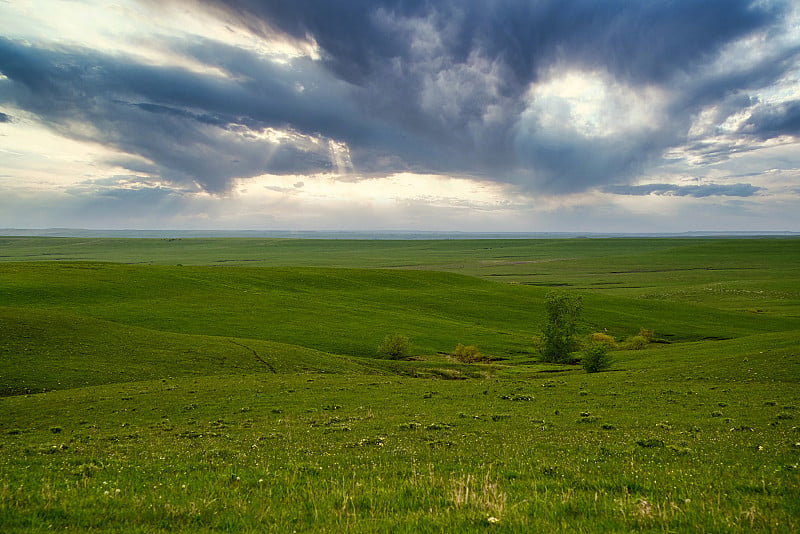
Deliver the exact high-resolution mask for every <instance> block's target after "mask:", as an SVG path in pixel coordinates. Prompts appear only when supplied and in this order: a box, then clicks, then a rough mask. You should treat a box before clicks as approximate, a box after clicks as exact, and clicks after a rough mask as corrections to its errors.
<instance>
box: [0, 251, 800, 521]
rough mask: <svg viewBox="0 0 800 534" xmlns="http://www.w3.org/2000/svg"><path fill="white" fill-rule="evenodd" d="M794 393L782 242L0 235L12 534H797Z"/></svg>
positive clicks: (793, 298) (795, 297)
mask: <svg viewBox="0 0 800 534" xmlns="http://www.w3.org/2000/svg"><path fill="white" fill-rule="evenodd" d="M553 288H558V289H561V290H564V291H570V292H575V293H577V294H580V295H581V297H582V299H583V304H584V311H583V314H582V316H581V321H580V324H579V330H580V332H581V333H582V334H588V333H590V332H598V331H601V332H607V333H609V334H611V335H613V336H615V337H616V338H617V339H618V340H620V341H622V340H623V339H624V338H626V337H628V336H631V335H634V334H636V333H638V332H639V329H640V328H642V327H644V328H647V329H650V330H653V331H654V332H655V335H654V340H655V341H656V342H654V343H651V344H650V345H649V346H647V347H646V348H645V349H643V350H615V351H613V352H612V355H613V357H614V361H613V364H612V367H611V368H610V369H609V370H608V371H606V372H601V373H595V374H586V373H585V372H583V370H582V369H581V368H580V366H570V365H555V364H544V363H540V362H538V361H537V357H538V354H537V352H536V350H535V348H534V342H533V337H534V336H535V335H536V334H537V333H538V332H539V331H540V330H541V328H542V326H543V324H544V323H543V322H544V308H543V302H544V297H545V295H546V293H547V292H548V291H550V290H551V289H553ZM390 333H401V334H403V335H406V336H408V337H409V338H410V340H411V352H412V354H413V356H412V357H411V358H409V359H407V360H402V361H393V360H385V359H380V358H378V355H377V346H378V345H379V343H380V342H381V340H382V339H383V337H384V336H386V335H387V334H390ZM458 343H463V344H469V345H477V346H478V347H479V348H480V350H481V352H483V353H484V354H485V355H487V356H489V357H490V358H491V361H489V362H486V363H481V364H463V363H459V362H456V361H454V360H453V359H452V358H451V357H449V353H450V352H452V350H453V348H454V347H455V345H456V344H458ZM798 383H800V240H798V239H791V238H770V239H767V238H763V239H673V238H664V239H570V240H451V241H444V240H443V241H391V240H384V241H347V240H291V239H85V238H80V239H78V238H12V237H6V238H0V530H2V531H3V532H38V531H46V530H51V529H57V530H72V531H85V530H89V529H93V530H101V531H118V532H161V531H173V530H186V531H220V530H221V531H244V532H248V531H252V532H263V531H275V532H287V531H326V532H340V531H354V532H374V531H392V532H419V531H448V532H483V531H502V532H519V531H565V532H595V531H610V532H628V531H631V530H644V531H710V532H731V531H733V532H737V531H743V532H749V531H765V532H791V531H798V530H800V428H799V427H798V422H797V420H798V419H800V410H799V409H798V407H800V389H798Z"/></svg>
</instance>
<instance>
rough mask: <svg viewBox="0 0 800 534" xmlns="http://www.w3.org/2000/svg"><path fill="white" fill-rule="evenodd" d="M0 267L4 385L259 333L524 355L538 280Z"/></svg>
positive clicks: (425, 350) (368, 347)
mask: <svg viewBox="0 0 800 534" xmlns="http://www.w3.org/2000/svg"><path fill="white" fill-rule="evenodd" d="M0 275H1V276H0V306H4V307H5V311H4V313H2V314H0V322H2V324H3V330H4V332H5V336H4V341H3V343H2V346H0V350H2V352H3V359H2V361H3V364H2V365H3V367H2V368H0V369H2V370H3V372H2V373H1V374H0V377H3V378H0V384H2V383H3V382H2V381H4V382H5V384H6V385H5V387H6V388H7V389H9V390H10V391H13V390H14V388H15V387H16V388H18V389H24V388H28V389H34V390H38V389H41V388H42V387H45V388H53V386H54V385H55V384H54V383H53V380H52V379H49V378H48V379H46V380H44V379H43V381H42V382H41V383H36V381H35V376H36V373H35V372H30V369H31V367H30V364H31V363H35V362H32V361H31V358H36V357H40V358H41V357H44V358H46V360H45V361H47V362H48V368H49V369H53V371H54V373H55V371H56V369H58V370H63V371H64V372H65V373H67V374H69V375H70V376H74V377H76V378H75V380H78V378H77V377H79V376H80V375H81V373H82V371H83V370H84V369H85V367H81V365H79V363H76V362H80V361H81V358H82V356H81V355H91V356H94V357H98V358H103V359H105V360H107V361H108V362H114V363H113V364H109V365H111V366H112V370H111V372H110V373H109V374H102V373H98V374H96V375H95V378H94V379H93V380H100V378H99V377H100V376H104V377H106V378H105V380H112V379H113V378H114V377H117V379H118V380H119V381H124V380H125V379H127V378H129V377H135V376H139V375H140V374H141V373H142V369H143V368H146V367H149V368H152V369H154V370H153V372H161V373H162V376H170V375H175V374H176V373H178V371H179V370H180V369H181V368H185V369H186V371H185V373H191V374H202V373H218V372H223V371H224V369H225V367H226V366H227V365H231V366H236V367H240V368H242V369H244V370H256V369H258V368H259V366H261V367H265V364H264V363H262V362H260V361H258V359H257V358H256V357H255V356H254V355H253V354H252V350H256V353H258V354H260V353H261V352H264V351H267V353H272V352H274V350H270V349H267V348H261V347H262V346H263V345H264V342H267V341H269V342H274V343H281V344H285V345H294V346H297V347H296V348H295V349H293V350H291V351H289V352H288V353H287V359H288V358H291V359H296V358H300V355H301V354H305V356H303V359H302V361H303V362H304V363H303V365H308V363H307V362H309V358H310V356H308V355H309V354H311V353H314V351H322V352H325V353H330V354H341V355H347V356H357V357H371V356H374V355H375V349H376V347H377V345H378V344H379V343H380V341H381V339H382V338H383V336H385V335H386V334H387V333H391V332H395V331H397V332H401V333H403V334H406V335H408V336H410V337H411V338H412V341H413V350H414V352H415V353H416V354H420V355H434V354H436V353H439V352H447V351H450V350H452V348H453V347H454V346H455V345H456V344H457V343H465V344H477V345H478V346H479V347H481V349H482V350H483V351H484V352H485V353H487V354H490V355H492V356H494V357H498V358H504V359H507V360H508V361H510V362H512V363H513V362H524V361H529V360H530V358H531V357H533V356H534V354H533V352H532V350H533V349H532V344H531V336H532V335H533V334H534V333H536V332H537V331H538V330H539V328H540V326H541V324H540V322H541V316H542V313H541V300H542V297H543V295H544V293H545V292H546V289H545V288H535V287H524V286H513V285H508V284H498V283H494V282H487V281H481V280H479V279H477V278H474V277H466V276H463V275H456V274H449V273H441V272H429V271H418V270H411V271H388V270H360V269H344V270H342V269H323V268H279V267H276V268H251V267H203V266H198V267H174V266H129V265H118V264H90V263H36V264H24V263H14V264H5V265H2V266H0ZM585 306H586V313H585V317H584V324H583V329H584V331H587V332H588V331H596V330H603V329H605V330H608V331H609V332H611V333H613V334H615V335H617V336H619V337H624V336H626V335H631V334H633V333H635V332H636V331H637V330H638V328H639V327H640V326H644V327H647V328H651V329H655V330H656V333H657V335H658V336H659V337H661V338H664V339H669V340H672V341H688V340H697V339H704V338H735V337H740V336H745V335H751V334H756V333H765V332H775V331H783V330H790V329H796V328H798V327H799V325H800V321H798V320H797V319H795V318H791V317H789V318H787V317H780V316H770V315H767V314H754V313H750V312H747V311H730V310H719V309H715V308H712V307H709V306H704V305H700V304H691V303H689V304H678V303H676V302H674V301H671V300H664V299H632V298H630V297H619V296H612V295H608V294H602V295H596V294H592V293H587V294H586V295H585ZM48 313H51V314H52V315H51V316H48V315H47V314H48ZM37 314H38V315H37ZM36 325H40V326H39V327H38V328H37V327H36ZM45 325H46V326H45ZM231 338H238V339H246V340H253V341H252V342H251V341H246V342H244V341H239V342H236V343H238V344H239V345H244V346H245V347H251V345H252V343H255V342H256V341H258V342H259V343H260V345H259V346H258V347H255V346H253V348H252V349H246V348H241V347H240V348H235V347H236V346H237V345H234V343H232V342H231ZM306 349H307V352H304V351H305V350H306ZM287 350H288V349H287ZM172 353H175V354H178V355H184V356H181V358H179V359H173V361H174V363H173V364H171V365H170V366H167V367H163V368H159V366H157V365H156V364H157V362H158V360H159V359H160V358H164V357H165V356H167V355H169V354H172ZM228 353H232V354H231V355H230V356H228ZM193 354H194V355H197V356H190V355H193ZM316 354H317V355H316V356H315V358H316V359H319V358H320V357H321V356H320V355H319V354H318V352H317V353H316ZM329 358H331V357H330V356H329ZM193 359H194V360H197V361H193ZM84 360H85V358H84ZM212 362H217V363H216V364H213V363H212ZM84 365H86V364H84ZM269 365H272V366H277V367H282V366H288V368H293V365H294V364H291V363H288V362H287V363H281V362H276V363H270V364H269ZM298 365H300V364H298ZM319 365H321V366H322V367H325V365H327V366H328V367H330V366H332V365H333V367H336V366H335V365H334V364H333V363H327V364H322V363H320V364H319ZM336 365H339V364H336ZM59 372H61V371H59ZM21 373H27V375H26V376H23V375H22V374H21ZM146 376H153V375H146ZM23 379H24V380H23ZM18 382H19V384H17V383H18ZM73 383H80V382H73V381H72V380H66V379H65V381H63V384H62V385H67V384H73ZM92 383H102V382H97V381H95V382H92ZM14 384H17V385H14ZM22 384H24V385H22Z"/></svg>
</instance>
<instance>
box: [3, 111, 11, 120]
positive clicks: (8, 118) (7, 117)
mask: <svg viewBox="0 0 800 534" xmlns="http://www.w3.org/2000/svg"><path fill="white" fill-rule="evenodd" d="M0 122H11V115H8V114H6V113H3V112H1V111H0Z"/></svg>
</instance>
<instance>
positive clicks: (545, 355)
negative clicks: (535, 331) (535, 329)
mask: <svg viewBox="0 0 800 534" xmlns="http://www.w3.org/2000/svg"><path fill="white" fill-rule="evenodd" d="M581 307H582V303H581V298H580V296H577V295H570V294H568V293H565V292H563V291H550V292H549V293H547V295H546V296H545V299H544V308H545V311H546V313H547V324H545V327H544V331H543V332H542V345H541V349H540V350H541V352H542V360H544V361H546V362H551V363H562V362H566V361H568V360H569V354H570V353H571V352H574V351H575V350H576V349H577V348H578V342H577V340H576V339H575V323H576V322H577V321H578V316H579V315H580V312H581Z"/></svg>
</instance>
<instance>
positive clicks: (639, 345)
mask: <svg viewBox="0 0 800 534" xmlns="http://www.w3.org/2000/svg"><path fill="white" fill-rule="evenodd" d="M652 340H653V331H652V330H647V329H646V328H640V329H639V333H638V334H636V335H635V336H630V337H629V338H627V339H625V343H624V344H623V346H622V348H624V349H628V350H641V349H643V348H645V347H646V346H647V345H648V344H650V341H652Z"/></svg>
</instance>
